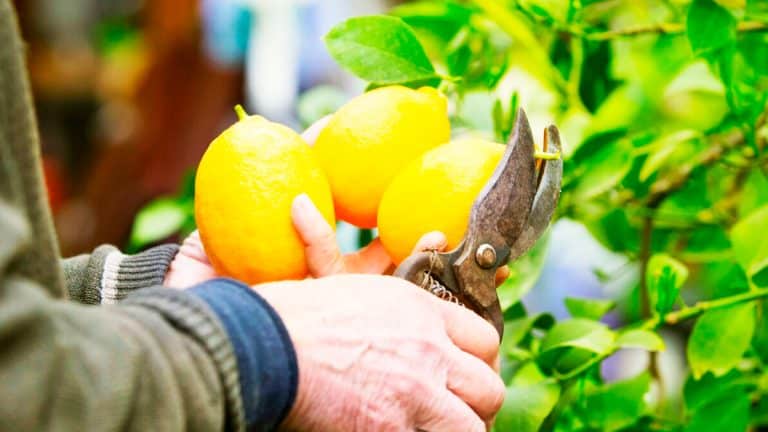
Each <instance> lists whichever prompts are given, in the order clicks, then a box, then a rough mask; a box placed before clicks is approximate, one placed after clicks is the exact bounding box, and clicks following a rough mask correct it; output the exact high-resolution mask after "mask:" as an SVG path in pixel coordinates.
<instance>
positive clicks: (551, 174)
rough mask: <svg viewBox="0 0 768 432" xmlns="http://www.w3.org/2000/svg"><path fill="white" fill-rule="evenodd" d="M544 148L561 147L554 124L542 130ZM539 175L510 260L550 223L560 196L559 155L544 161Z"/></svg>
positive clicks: (560, 171)
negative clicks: (539, 178)
mask: <svg viewBox="0 0 768 432" xmlns="http://www.w3.org/2000/svg"><path fill="white" fill-rule="evenodd" d="M544 148H546V149H547V151H548V152H550V153H557V152H559V151H560V150H561V144H560V133H559V132H558V130H557V128H556V127H554V126H549V127H548V128H547V129H546V130H545V131H544ZM540 177H541V180H540V181H539V185H538V188H537V190H536V197H535V198H534V200H533V208H532V209H531V212H530V214H529V215H528V221H527V223H526V225H525V227H524V228H523V231H522V233H521V234H520V237H518V238H517V240H516V241H515V242H514V244H513V245H512V247H511V250H510V256H509V259H510V261H511V260H514V259H517V258H518V257H520V256H521V255H522V254H524V253H525V252H527V251H528V250H529V249H530V248H531V247H533V245H534V244H535V243H536V241H537V240H538V239H539V237H541V235H542V234H543V233H544V231H545V230H546V229H547V227H548V226H549V222H550V220H551V219H552V215H553V214H554V213H555V208H556V207H557V201H558V199H559V198H560V187H561V184H562V180H563V161H562V159H556V160H548V161H543V168H542V173H541V176H540Z"/></svg>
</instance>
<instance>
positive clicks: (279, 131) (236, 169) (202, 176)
mask: <svg viewBox="0 0 768 432" xmlns="http://www.w3.org/2000/svg"><path fill="white" fill-rule="evenodd" d="M238 114H242V116H241V119H240V120H239V121H238V122H237V123H235V124H234V125H232V126H231V127H230V128H228V129H227V130H225V131H224V132H223V133H222V134H221V135H219V136H218V137H217V138H216V139H215V140H213V142H211V144H210V146H209V147H208V149H207V150H206V152H205V154H204V155H203V158H202V160H201V161H200V165H199V166H198V169H197V177H196V179H195V219H196V222H197V226H198V229H199V230H200V237H201V239H202V242H203V246H204V248H205V251H206V254H207V255H208V257H209V259H210V261H211V263H212V264H213V266H214V268H215V269H216V270H217V272H219V273H220V274H222V275H225V276H231V277H233V278H236V279H239V280H241V281H243V282H246V283H249V284H255V283H259V282H266V281H274V280H284V279H299V278H303V277H305V276H306V274H307V265H306V261H305V256H304V246H303V244H302V242H301V239H300V238H299V237H298V234H297V233H296V231H295V230H294V228H293V224H292V222H291V216H290V212H291V204H292V202H293V199H294V198H295V197H296V196H297V195H299V194H301V193H306V194H307V195H308V196H309V197H310V198H311V199H312V201H313V202H314V203H315V205H316V206H317V207H318V209H319V210H320V212H321V213H322V214H323V216H324V217H325V219H326V220H327V221H328V223H330V224H331V225H332V226H333V225H334V224H335V220H334V211H333V200H332V198H331V190H330V186H329V185H328V181H327V179H326V178H325V175H324V174H323V172H322V170H321V169H320V167H319V165H318V164H317V161H316V160H315V158H314V156H313V154H312V151H311V148H310V147H309V145H307V143H306V142H305V141H304V140H303V139H302V138H301V137H300V136H299V135H298V134H296V133H295V132H294V131H292V130H291V129H289V128H287V127H285V126H282V125H280V124H277V123H272V122H270V121H268V120H266V119H264V118H262V117H259V116H246V115H244V113H242V112H238Z"/></svg>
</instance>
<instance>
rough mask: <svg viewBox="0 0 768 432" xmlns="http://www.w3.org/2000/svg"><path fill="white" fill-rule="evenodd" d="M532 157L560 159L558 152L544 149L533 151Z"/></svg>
mask: <svg viewBox="0 0 768 432" xmlns="http://www.w3.org/2000/svg"><path fill="white" fill-rule="evenodd" d="M533 157H534V158H536V159H544V160H557V159H560V152H559V151H558V152H554V153H548V152H545V151H538V150H537V151H534V152H533Z"/></svg>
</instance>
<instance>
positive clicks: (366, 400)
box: [255, 275, 505, 432]
mask: <svg viewBox="0 0 768 432" xmlns="http://www.w3.org/2000/svg"><path fill="white" fill-rule="evenodd" d="M255 289H256V290H257V291H258V292H259V293H260V294H261V295H262V296H263V297H264V298H265V299H266V300H267V301H268V302H269V303H270V304H271V305H272V306H273V307H274V308H275V309H276V310H277V312H278V314H279V315H280V316H281V318H282V319H283V322H284V323H285V325H286V327H287V329H288V333H289V334H290V337H291V339H292V341H293V343H294V346H295V349H296V353H297V357H298V362H299V389H298V396H297V400H296V403H295V404H294V406H293V408H292V410H291V412H290V413H289V415H288V418H287V419H286V421H285V424H284V427H285V428H287V429H289V430H303V431H325V430H340V431H342V430H343V431H404V430H411V431H412V430H415V429H420V430H425V431H441V432H442V431H461V432H466V431H485V430H486V422H487V421H490V419H492V418H493V416H494V415H495V414H496V412H497V411H498V410H499V408H500V407H501V404H502V402H503V399H504V392H505V389H504V384H503V382H502V380H501V378H499V376H498V374H497V373H496V372H495V371H494V368H493V367H492V365H494V364H496V362H497V361H498V360H497V359H498V347H499V340H498V334H497V333H496V330H494V328H493V327H492V326H491V325H490V324H488V323H487V322H485V321H484V320H483V319H482V318H480V317H479V316H477V315H476V314H474V313H473V312H471V311H469V310H467V309H464V308H462V307H460V306H457V305H454V304H452V303H449V302H445V301H442V300H440V299H438V298H437V297H434V296H432V295H431V294H429V293H427V292H426V291H424V290H422V289H421V288H418V287H416V286H415V285H413V284H410V283H408V282H406V281H403V280H401V279H397V278H394V277H389V276H369V275H341V276H330V277H325V278H322V279H314V280H305V281H297V282H277V283H272V284H264V285H260V286H257V287H255Z"/></svg>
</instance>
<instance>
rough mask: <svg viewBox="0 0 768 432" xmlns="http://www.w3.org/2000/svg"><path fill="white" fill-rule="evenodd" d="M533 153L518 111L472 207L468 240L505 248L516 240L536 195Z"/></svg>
mask: <svg viewBox="0 0 768 432" xmlns="http://www.w3.org/2000/svg"><path fill="white" fill-rule="evenodd" d="M533 153H534V141H533V134H532V132H531V126H530V124H529V123H528V117H527V116H526V115H525V111H523V109H522V108H521V109H519V110H518V112H517V118H516V120H515V127H514V129H513V133H512V138H511V139H510V142H509V144H508V145H507V149H506V151H505V152H504V155H503V156H502V158H501V161H500V162H499V165H498V166H497V167H496V170H495V171H494V173H493V175H492V176H491V178H490V179H489V180H488V182H487V183H486V184H485V187H484V188H483V190H482V191H481V192H480V194H479V195H478V197H477V199H476V200H475V204H474V205H473V206H472V213H471V215H470V220H469V230H468V233H467V234H468V235H467V238H468V239H471V240H475V241H480V242H483V243H490V244H493V245H494V246H498V247H501V246H504V247H505V248H508V247H509V245H511V244H512V243H513V241H514V240H516V239H517V238H518V237H519V236H520V234H521V232H522V231H523V229H524V228H525V224H526V222H527V220H528V214H529V213H530V211H531V206H532V204H533V199H534V196H535V193H536V180H537V178H536V177H537V176H536V161H535V159H534V157H533ZM472 243H476V242H472ZM476 244H479V243H476Z"/></svg>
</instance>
